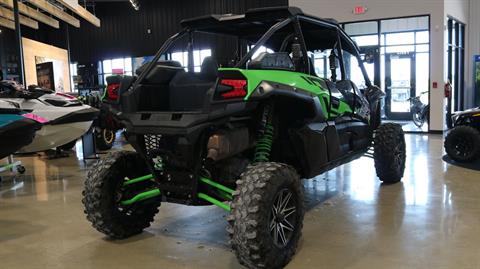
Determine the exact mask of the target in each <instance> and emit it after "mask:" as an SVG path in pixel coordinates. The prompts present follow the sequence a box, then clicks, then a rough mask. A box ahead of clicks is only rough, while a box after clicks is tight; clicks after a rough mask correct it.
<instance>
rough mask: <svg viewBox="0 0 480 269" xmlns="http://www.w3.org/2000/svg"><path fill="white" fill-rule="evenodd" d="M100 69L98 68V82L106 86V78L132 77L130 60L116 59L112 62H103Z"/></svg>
mask: <svg viewBox="0 0 480 269" xmlns="http://www.w3.org/2000/svg"><path fill="white" fill-rule="evenodd" d="M101 66H102V69H101V70H100V68H99V71H101V72H99V80H100V81H103V83H104V85H107V77H109V76H112V75H128V76H133V70H132V69H133V66H132V58H117V59H112V60H103V61H102V62H101Z"/></svg>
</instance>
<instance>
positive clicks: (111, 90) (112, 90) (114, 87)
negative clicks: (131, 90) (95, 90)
mask: <svg viewBox="0 0 480 269" xmlns="http://www.w3.org/2000/svg"><path fill="white" fill-rule="evenodd" d="M119 88H120V84H117V83H114V84H110V85H108V86H107V93H108V99H109V100H111V101H116V100H117V99H118V89H119Z"/></svg>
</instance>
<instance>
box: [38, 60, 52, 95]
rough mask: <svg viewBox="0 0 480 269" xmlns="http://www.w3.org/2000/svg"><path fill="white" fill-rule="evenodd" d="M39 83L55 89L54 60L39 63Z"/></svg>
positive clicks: (44, 86)
mask: <svg viewBox="0 0 480 269" xmlns="http://www.w3.org/2000/svg"><path fill="white" fill-rule="evenodd" d="M37 84H38V86H40V87H42V88H44V89H49V90H52V91H55V76H54V71H53V63H52V62H47V63H41V64H37Z"/></svg>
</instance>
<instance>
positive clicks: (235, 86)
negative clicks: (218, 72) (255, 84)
mask: <svg viewBox="0 0 480 269" xmlns="http://www.w3.org/2000/svg"><path fill="white" fill-rule="evenodd" d="M220 84H221V85H224V86H229V87H231V90H230V91H227V92H224V93H222V94H221V96H222V97H223V98H225V99H230V98H241V97H245V96H246V95H247V90H246V86H247V81H246V80H244V79H222V80H220Z"/></svg>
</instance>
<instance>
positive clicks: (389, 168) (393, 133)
mask: <svg viewBox="0 0 480 269" xmlns="http://www.w3.org/2000/svg"><path fill="white" fill-rule="evenodd" d="M405 148H406V147H405V134H404V133H403V130H402V126H400V125H398V124H394V123H385V124H382V125H380V126H379V127H378V128H377V130H376V131H375V138H374V142H373V149H374V153H373V159H374V161H375V170H376V171H377V176H378V178H379V179H380V180H381V181H382V182H384V183H387V184H392V183H396V182H399V181H400V180H401V179H402V177H403V173H404V171H405V159H406V149H405Z"/></svg>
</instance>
